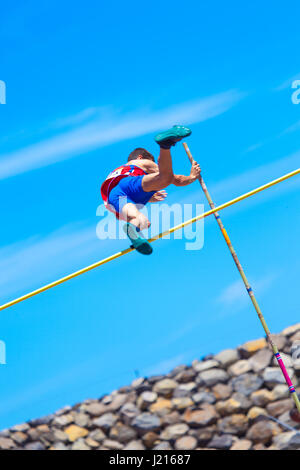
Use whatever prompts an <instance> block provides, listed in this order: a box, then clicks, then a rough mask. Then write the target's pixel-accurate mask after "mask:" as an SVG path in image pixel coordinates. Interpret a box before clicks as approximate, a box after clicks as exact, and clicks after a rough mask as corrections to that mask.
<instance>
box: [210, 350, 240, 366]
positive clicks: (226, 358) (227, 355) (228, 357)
mask: <svg viewBox="0 0 300 470" xmlns="http://www.w3.org/2000/svg"><path fill="white" fill-rule="evenodd" d="M215 359H216V360H217V361H218V362H219V363H220V364H221V365H222V366H223V367H228V366H230V365H231V364H233V363H234V362H236V361H238V360H239V355H238V352H237V350H236V349H225V350H224V351H221V352H220V353H219V354H217V355H216V356H215Z"/></svg>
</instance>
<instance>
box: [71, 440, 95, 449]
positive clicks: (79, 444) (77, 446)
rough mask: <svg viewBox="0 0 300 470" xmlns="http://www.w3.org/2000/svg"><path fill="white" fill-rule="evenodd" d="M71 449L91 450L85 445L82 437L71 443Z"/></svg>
mask: <svg viewBox="0 0 300 470" xmlns="http://www.w3.org/2000/svg"><path fill="white" fill-rule="evenodd" d="M72 450H91V448H90V447H89V446H88V445H86V443H85V442H84V440H83V439H78V440H77V441H76V442H74V443H73V444H72Z"/></svg>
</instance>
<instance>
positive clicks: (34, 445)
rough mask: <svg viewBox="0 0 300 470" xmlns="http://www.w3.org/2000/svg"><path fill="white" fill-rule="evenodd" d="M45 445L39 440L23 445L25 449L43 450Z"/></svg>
mask: <svg viewBox="0 0 300 470" xmlns="http://www.w3.org/2000/svg"><path fill="white" fill-rule="evenodd" d="M45 449H46V447H45V446H44V444H42V443H41V442H30V443H29V444H26V445H25V450H45Z"/></svg>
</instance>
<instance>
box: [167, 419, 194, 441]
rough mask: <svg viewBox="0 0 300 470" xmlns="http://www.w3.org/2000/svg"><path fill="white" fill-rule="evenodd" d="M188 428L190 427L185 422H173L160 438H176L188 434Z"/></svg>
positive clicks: (169, 439)
mask: <svg viewBox="0 0 300 470" xmlns="http://www.w3.org/2000/svg"><path fill="white" fill-rule="evenodd" d="M188 430H189V427H188V426H187V425H186V424H185V423H179V424H173V425H172V426H167V427H166V429H164V430H163V431H162V433H161V435H160V438H161V439H162V440H164V441H171V440H175V439H178V438H179V437H181V436H183V435H184V434H186V433H187V432H188Z"/></svg>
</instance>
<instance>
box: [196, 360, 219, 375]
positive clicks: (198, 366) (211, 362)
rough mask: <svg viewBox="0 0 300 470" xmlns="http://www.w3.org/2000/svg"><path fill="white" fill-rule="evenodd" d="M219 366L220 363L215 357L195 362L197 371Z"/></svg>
mask: <svg viewBox="0 0 300 470" xmlns="http://www.w3.org/2000/svg"><path fill="white" fill-rule="evenodd" d="M217 367H219V363H218V362H217V361H215V360H213V359H211V360H209V361H201V362H200V361H199V362H197V363H194V364H193V368H194V369H195V371H196V372H203V371H205V370H209V369H213V368H217Z"/></svg>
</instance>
